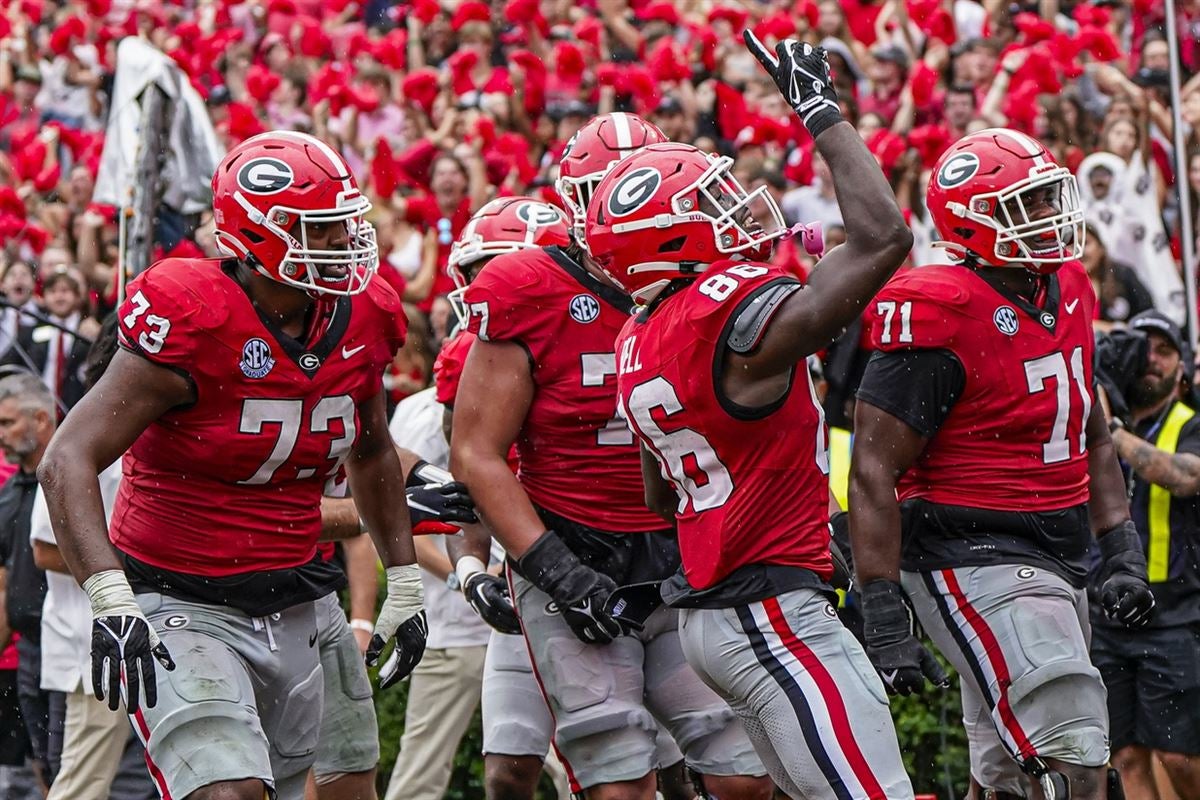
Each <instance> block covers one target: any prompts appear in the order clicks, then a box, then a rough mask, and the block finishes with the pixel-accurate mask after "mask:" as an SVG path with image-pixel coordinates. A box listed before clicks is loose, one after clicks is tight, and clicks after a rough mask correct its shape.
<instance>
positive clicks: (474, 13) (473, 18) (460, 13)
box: [450, 0, 492, 31]
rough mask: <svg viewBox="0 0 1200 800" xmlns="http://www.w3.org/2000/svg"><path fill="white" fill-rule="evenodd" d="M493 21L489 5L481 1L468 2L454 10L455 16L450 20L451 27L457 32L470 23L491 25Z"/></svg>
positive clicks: (467, 0)
mask: <svg viewBox="0 0 1200 800" xmlns="http://www.w3.org/2000/svg"><path fill="white" fill-rule="evenodd" d="M491 21H492V11H491V9H489V8H488V6H487V3H481V2H479V0H466V2H465V3H460V4H459V6H458V8H456V9H455V10H454V16H453V17H451V18H450V27H451V28H453V29H454V30H456V31H457V30H460V29H462V26H463V25H466V24H467V23H468V22H486V23H489V24H491Z"/></svg>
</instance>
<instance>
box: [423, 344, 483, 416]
mask: <svg viewBox="0 0 1200 800" xmlns="http://www.w3.org/2000/svg"><path fill="white" fill-rule="evenodd" d="M475 339H476V336H475V334H473V333H471V332H470V331H459V332H458V333H456V334H455V335H454V338H452V339H447V340H446V341H444V342H442V349H441V351H440V352H438V356H437V359H436V360H435V361H434V362H433V382H434V386H435V387H436V389H435V391H436V397H437V401H438V402H439V403H441V404H442V405H444V406H453V405H454V398H455V397H456V396H457V395H458V384H459V381H460V380H462V370H463V364H465V363H467V353H469V352H470V351H471V345H472V344H473V343H474V342H475Z"/></svg>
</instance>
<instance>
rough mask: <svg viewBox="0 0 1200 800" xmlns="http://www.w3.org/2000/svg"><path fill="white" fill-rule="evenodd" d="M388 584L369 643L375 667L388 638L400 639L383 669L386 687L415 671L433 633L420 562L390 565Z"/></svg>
mask: <svg viewBox="0 0 1200 800" xmlns="http://www.w3.org/2000/svg"><path fill="white" fill-rule="evenodd" d="M387 587H388V591H387V597H386V598H384V601H383V608H381V609H380V610H379V617H378V618H377V619H376V620H375V631H374V633H373V634H372V635H371V642H370V644H369V645H368V646H367V666H368V667H373V666H375V664H376V663H377V662H378V661H379V656H380V654H382V653H383V648H384V646H385V645H386V644H387V643H388V640H390V639H392V638H395V640H396V647H395V649H394V650H393V651H392V654H391V656H390V657H388V660H387V661H386V662H384V665H383V666H382V667H381V668H380V669H379V688H380V689H386V688H387V687H389V686H391V685H392V684H393V683H396V682H397V681H399V680H401V679H402V678H405V677H407V676H408V674H409V673H410V672H412V671H413V668H414V667H416V666H417V664H419V663H420V662H421V656H423V655H425V640H426V639H427V638H428V637H429V626H428V624H427V623H426V622H425V607H424V592H423V591H422V589H421V568H420V567H418V566H417V565H416V564H405V565H404V566H399V567H388V568H387Z"/></svg>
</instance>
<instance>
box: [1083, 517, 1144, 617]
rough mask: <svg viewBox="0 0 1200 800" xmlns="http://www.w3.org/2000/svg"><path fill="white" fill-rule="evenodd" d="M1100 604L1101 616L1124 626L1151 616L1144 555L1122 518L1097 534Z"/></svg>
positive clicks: (1130, 523) (1130, 526)
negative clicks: (1114, 525) (1099, 560)
mask: <svg viewBox="0 0 1200 800" xmlns="http://www.w3.org/2000/svg"><path fill="white" fill-rule="evenodd" d="M1100 558H1101V562H1100V574H1099V577H1098V578H1097V580H1096V583H1097V585H1098V586H1099V587H1100V606H1101V608H1103V609H1104V615H1105V616H1106V617H1108V618H1109V619H1111V620H1116V621H1117V622H1120V623H1121V624H1122V625H1124V626H1125V627H1127V628H1140V627H1142V626H1143V625H1145V624H1146V623H1147V622H1149V621H1150V618H1151V617H1152V616H1153V615H1154V594H1153V592H1151V591H1150V582H1149V581H1148V580H1147V578H1146V554H1145V553H1144V552H1143V551H1142V540H1141V537H1139V536H1138V534H1137V528H1135V527H1134V525H1133V522H1131V521H1130V520H1126V521H1125V522H1124V523H1123V524H1121V525H1120V526H1118V527H1116V528H1113V529H1112V530H1110V531H1108V532H1107V533H1105V534H1103V535H1102V536H1101V537H1100Z"/></svg>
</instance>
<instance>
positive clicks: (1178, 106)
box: [1164, 0, 1200, 353]
mask: <svg viewBox="0 0 1200 800" xmlns="http://www.w3.org/2000/svg"><path fill="white" fill-rule="evenodd" d="M1164 5H1165V6H1166V11H1167V48H1168V49H1169V51H1170V55H1171V116H1172V125H1173V126H1174V128H1175V188H1176V189H1177V190H1178V191H1179V216H1180V222H1181V225H1180V237H1181V238H1182V239H1183V292H1184V298H1185V300H1186V302H1187V329H1188V341H1189V342H1190V343H1191V345H1192V352H1193V353H1195V352H1196V337H1197V334H1198V333H1200V326H1198V321H1197V319H1196V315H1197V309H1196V235H1195V232H1194V231H1193V230H1192V201H1191V193H1190V192H1189V190H1188V177H1187V176H1188V162H1187V151H1186V150H1185V149H1184V145H1183V115H1182V113H1181V112H1182V105H1183V103H1182V98H1181V97H1180V91H1179V85H1180V75H1179V36H1178V30H1177V28H1176V26H1175V0H1166V2H1165V3H1164Z"/></svg>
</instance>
